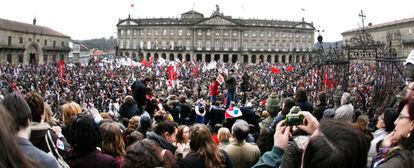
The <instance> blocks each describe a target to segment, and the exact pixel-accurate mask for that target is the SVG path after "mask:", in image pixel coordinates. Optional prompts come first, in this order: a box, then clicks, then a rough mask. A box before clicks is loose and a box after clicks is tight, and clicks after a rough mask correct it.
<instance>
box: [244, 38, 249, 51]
mask: <svg viewBox="0 0 414 168" xmlns="http://www.w3.org/2000/svg"><path fill="white" fill-rule="evenodd" d="M248 48H249V43H248V42H247V40H244V42H243V49H244V50H248Z"/></svg>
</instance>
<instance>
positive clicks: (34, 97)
mask: <svg viewBox="0 0 414 168" xmlns="http://www.w3.org/2000/svg"><path fill="white" fill-rule="evenodd" d="M24 98H25V100H26V102H27V104H28V105H29V107H30V111H31V112H32V121H33V122H38V123H40V122H43V121H44V119H45V116H44V110H45V107H44V101H43V98H42V96H40V95H39V94H38V93H36V92H29V93H27V94H26V95H25V96H24Z"/></svg>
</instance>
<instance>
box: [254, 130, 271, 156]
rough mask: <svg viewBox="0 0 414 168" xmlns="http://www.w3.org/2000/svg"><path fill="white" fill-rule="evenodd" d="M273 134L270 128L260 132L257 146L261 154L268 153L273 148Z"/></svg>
mask: <svg viewBox="0 0 414 168" xmlns="http://www.w3.org/2000/svg"><path fill="white" fill-rule="evenodd" d="M273 134H275V131H274V130H273V129H272V128H263V129H261V130H260V134H259V138H258V139H257V146H258V147H259V149H260V151H261V153H264V152H265V151H270V150H271V149H272V147H273V140H274V138H273Z"/></svg>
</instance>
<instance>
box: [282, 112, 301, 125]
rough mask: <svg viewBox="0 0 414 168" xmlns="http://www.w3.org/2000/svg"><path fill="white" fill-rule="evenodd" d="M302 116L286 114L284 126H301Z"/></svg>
mask: <svg viewBox="0 0 414 168" xmlns="http://www.w3.org/2000/svg"><path fill="white" fill-rule="evenodd" d="M303 120H304V116H303V115H301V114H288V115H286V117H285V124H286V126H295V125H303Z"/></svg>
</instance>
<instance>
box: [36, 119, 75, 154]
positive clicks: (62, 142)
mask: <svg viewBox="0 0 414 168" xmlns="http://www.w3.org/2000/svg"><path fill="white" fill-rule="evenodd" d="M30 128H31V133H30V142H32V144H33V145H34V146H36V147H37V148H39V149H40V150H42V151H44V152H46V153H48V152H50V150H49V148H48V146H47V143H46V140H45V136H46V134H47V132H48V131H50V135H51V137H52V140H53V143H54V144H55V146H56V147H57V149H58V152H59V154H60V155H61V156H63V157H64V156H66V155H67V153H68V152H69V150H70V145H69V144H68V142H67V141H66V139H65V138H64V137H61V138H58V136H57V135H56V134H55V132H53V130H52V129H50V126H49V125H47V124H46V123H34V122H32V125H31V126H30ZM50 148H52V146H50Z"/></svg>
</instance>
